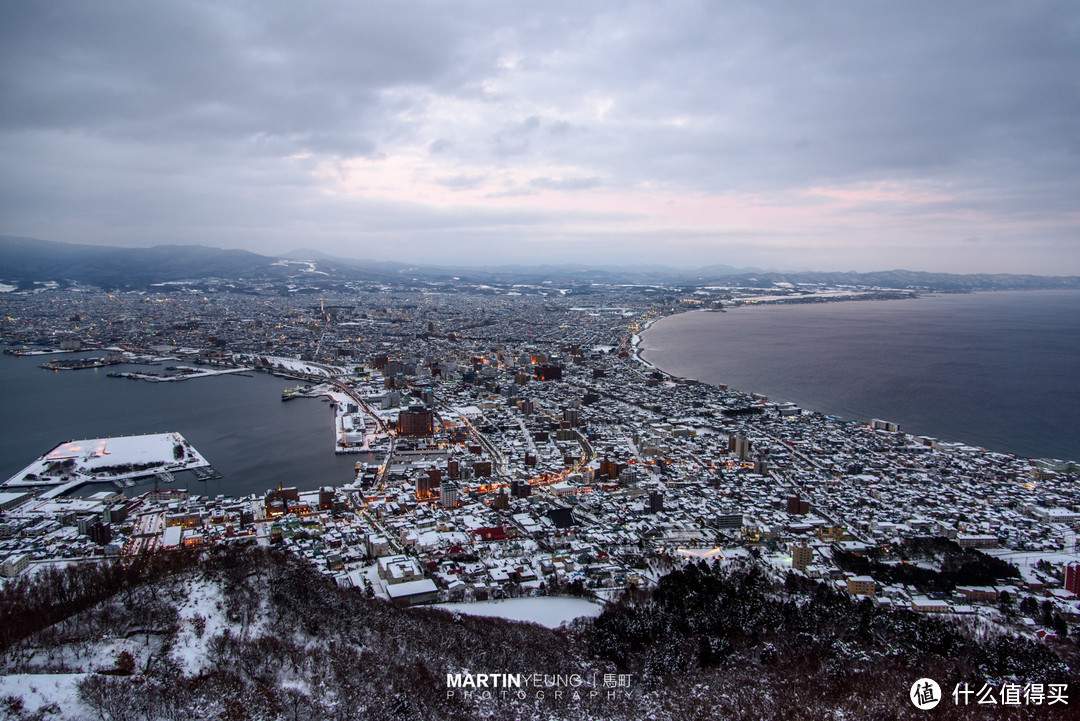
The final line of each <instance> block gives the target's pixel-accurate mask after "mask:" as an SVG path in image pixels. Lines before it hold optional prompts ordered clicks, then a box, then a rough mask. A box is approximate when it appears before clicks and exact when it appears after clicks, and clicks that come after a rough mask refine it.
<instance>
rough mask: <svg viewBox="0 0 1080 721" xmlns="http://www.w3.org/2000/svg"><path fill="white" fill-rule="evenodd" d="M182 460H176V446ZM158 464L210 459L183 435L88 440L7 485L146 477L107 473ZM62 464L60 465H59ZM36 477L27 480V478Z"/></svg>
mask: <svg viewBox="0 0 1080 721" xmlns="http://www.w3.org/2000/svg"><path fill="white" fill-rule="evenodd" d="M177 446H179V447H180V448H181V457H180V458H179V459H178V458H176V450H175V449H176V447H177ZM151 463H153V464H158V465H159V468H157V470H161V471H181V470H187V469H190V468H196V467H199V466H206V465H209V464H208V463H207V462H206V459H205V458H203V457H202V455H201V454H200V453H199V452H198V451H196V450H195V448H194V447H193V446H191V444H189V443H188V442H187V441H186V440H185V439H184V437H183V436H181V435H180V434H179V433H154V434H149V435H144V436H117V437H115V438H88V439H85V440H81V441H69V442H68V443H61V444H60V445H58V446H57V447H56V448H54V449H52V450H51V451H49V452H48V453H46V454H45V455H44V456H42V457H41V458H39V459H38V460H36V461H34V462H33V463H31V464H30V465H29V466H27V467H26V468H24V469H22V470H21V471H19V472H18V473H16V474H15V475H14V476H12V477H11V478H9V479H8V480H7V482H6V483H4V484H3V485H5V486H18V485H43V484H62V483H68V482H71V481H79V480H81V481H84V482H92V481H97V480H112V479H123V478H128V477H131V476H142V475H146V474H147V473H148V472H149V471H147V470H142V471H135V470H132V471H131V472H124V471H116V470H113V471H107V472H103V471H102V469H105V468H110V467H114V466H123V465H127V464H132V465H139V464H151ZM58 464H59V465H58ZM27 475H30V476H33V477H32V478H29V479H27V478H26V476H27Z"/></svg>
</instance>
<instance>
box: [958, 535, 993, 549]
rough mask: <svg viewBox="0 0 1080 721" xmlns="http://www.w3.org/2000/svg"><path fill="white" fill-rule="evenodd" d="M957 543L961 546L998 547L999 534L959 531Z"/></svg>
mask: <svg viewBox="0 0 1080 721" xmlns="http://www.w3.org/2000/svg"><path fill="white" fill-rule="evenodd" d="M956 543H957V545H959V546H960V548H997V545H998V538H997V536H991V535H989V534H974V533H958V534H956Z"/></svg>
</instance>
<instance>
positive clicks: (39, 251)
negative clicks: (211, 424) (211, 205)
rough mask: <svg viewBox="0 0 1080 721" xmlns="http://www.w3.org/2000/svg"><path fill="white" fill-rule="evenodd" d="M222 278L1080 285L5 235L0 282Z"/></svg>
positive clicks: (121, 286) (1078, 281) (1034, 279)
mask: <svg viewBox="0 0 1080 721" xmlns="http://www.w3.org/2000/svg"><path fill="white" fill-rule="evenodd" d="M209 279H213V280H215V281H218V283H217V284H218V285H219V286H224V287H225V288H226V289H228V288H229V287H230V286H231V287H233V288H234V289H236V290H241V291H242V290H243V289H244V288H249V287H252V286H254V285H257V286H265V285H267V284H269V285H271V286H274V285H280V286H281V287H282V288H290V289H295V288H296V287H298V286H301V287H304V288H310V289H316V290H332V289H346V288H348V287H350V284H357V283H361V284H371V283H374V284H391V285H393V286H395V287H408V286H414V285H419V286H424V287H429V286H430V285H431V284H432V283H436V284H438V283H466V284H467V283H478V284H481V283H482V284H488V285H496V286H497V285H500V284H521V285H530V284H541V283H548V284H554V285H555V286H571V287H572V286H574V285H579V284H587V283H589V284H591V283H600V284H654V285H663V286H673V287H687V288H693V287H705V286H730V287H741V288H762V289H767V288H773V287H785V284H792V285H796V286H798V285H829V286H842V285H849V286H864V287H878V288H900V289H914V290H928V291H952V292H956V291H974V290H1031V289H1046V288H1080V277H1077V276H1037V275H1014V274H993V275H988V274H977V275H964V274H953V273H928V272H921V271H909V270H888V271H877V272H870V273H856V272H852V271H847V272H822V271H793V272H785V271H774V270H762V269H759V268H735V267H732V266H726V265H709V266H704V267H701V268H696V269H690V270H687V269H678V268H671V267H666V266H649V265H633V266H606V267H598V266H592V265H581V264H557V265H538V266H525V265H501V266H483V267H481V266H435V265H425V264H405V263H400V262H392V261H372V260H359V259H349V258H338V257H333V256H329V255H326V254H325V253H321V252H319V251H316V250H308V249H302V250H295V251H292V252H290V253H286V254H283V255H280V256H267V255H260V254H258V253H252V252H250V251H246V250H227V249H222V248H212V247H207V246H202V245H157V246H153V247H148V248H121V247H112V246H99V245H82V244H75V243H60V242H56V241H49V240H40V239H36V238H24V237H15V236H0V283H4V284H7V285H10V286H14V287H15V288H17V289H25V290H29V289H33V288H34V287H40V285H41V284H45V283H56V284H58V285H59V286H60V287H68V286H71V285H86V286H94V287H99V288H103V289H107V290H144V289H148V288H150V287H152V286H154V285H158V284H163V283H179V282H181V281H188V282H191V283H199V282H206V281H207V280H209Z"/></svg>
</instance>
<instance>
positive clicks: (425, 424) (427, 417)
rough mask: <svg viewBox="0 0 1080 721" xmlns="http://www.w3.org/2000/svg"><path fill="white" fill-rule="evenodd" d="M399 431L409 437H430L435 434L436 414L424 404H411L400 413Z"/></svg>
mask: <svg viewBox="0 0 1080 721" xmlns="http://www.w3.org/2000/svg"><path fill="white" fill-rule="evenodd" d="M397 432H398V435H399V436H407V437H409V438H421V437H429V436H432V435H434V434H435V414H434V413H433V412H431V411H429V410H427V409H425V408H424V407H423V406H410V407H409V410H407V411H402V412H401V413H398V421H397Z"/></svg>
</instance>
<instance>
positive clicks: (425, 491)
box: [416, 475, 431, 501]
mask: <svg viewBox="0 0 1080 721" xmlns="http://www.w3.org/2000/svg"><path fill="white" fill-rule="evenodd" d="M416 498H417V500H419V501H423V500H426V499H428V498H431V476H428V475H423V476H420V477H419V478H417V479H416Z"/></svg>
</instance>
